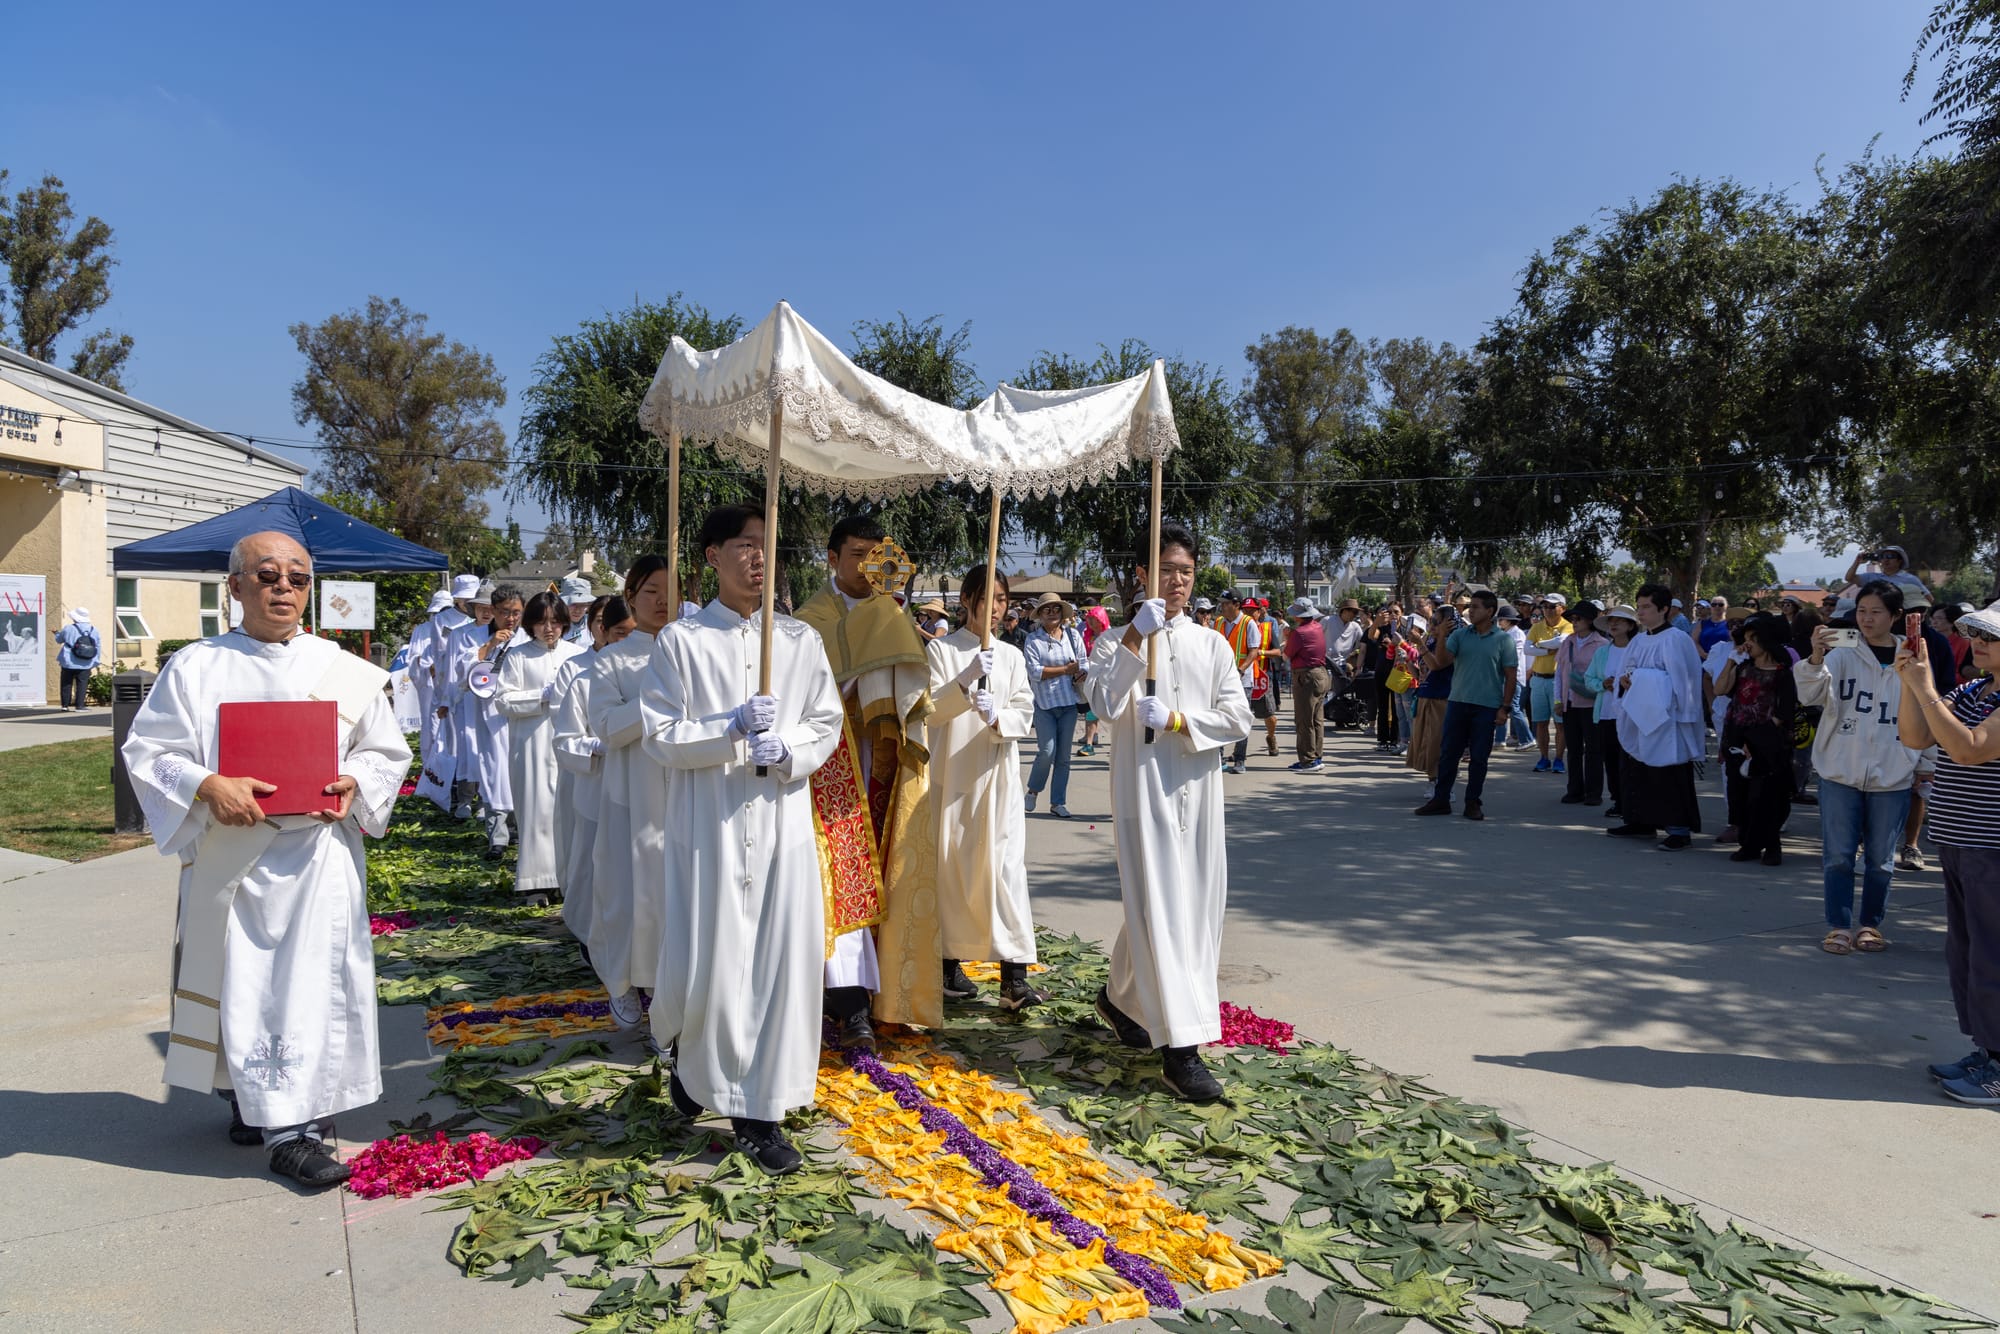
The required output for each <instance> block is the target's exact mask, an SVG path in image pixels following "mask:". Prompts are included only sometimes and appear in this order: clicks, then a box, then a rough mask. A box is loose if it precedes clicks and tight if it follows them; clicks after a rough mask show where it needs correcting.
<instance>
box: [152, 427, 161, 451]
mask: <svg viewBox="0 0 2000 1334" xmlns="http://www.w3.org/2000/svg"><path fill="white" fill-rule="evenodd" d="M159 456H160V428H159V427H157V426H155V427H154V428H153V457H154V458H158V457H159Z"/></svg>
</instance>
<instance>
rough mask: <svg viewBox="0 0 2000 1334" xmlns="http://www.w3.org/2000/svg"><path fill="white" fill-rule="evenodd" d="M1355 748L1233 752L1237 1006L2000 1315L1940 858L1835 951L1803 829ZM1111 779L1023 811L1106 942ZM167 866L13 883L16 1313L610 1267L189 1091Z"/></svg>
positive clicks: (360, 1320)
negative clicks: (279, 1162) (294, 1144)
mask: <svg viewBox="0 0 2000 1334" xmlns="http://www.w3.org/2000/svg"><path fill="white" fill-rule="evenodd" d="M1329 751H1330V760H1329V770H1328V773H1327V774H1326V775H1323V776H1318V775H1316V776H1295V775H1290V774H1286V773H1283V772H1282V766H1283V765H1284V764H1285V763H1287V762H1288V761H1289V759H1290V756H1289V755H1285V756H1281V757H1279V758H1277V759H1259V758H1253V759H1252V761H1251V763H1252V765H1253V766H1256V767H1253V769H1252V772H1251V773H1249V774H1247V775H1245V776H1243V777H1242V778H1234V779H1231V780H1230V781H1231V784H1232V787H1231V801H1230V805H1229V820H1230V850H1231V901H1230V915H1229V925H1228V934H1227V938H1226V940H1225V945H1224V964H1225V967H1224V975H1223V988H1222V990H1223V995H1224V996H1225V997H1226V998H1228V999H1230V1000H1233V1001H1236V1002H1239V1003H1243V1004H1249V1005H1252V1006H1254V1007H1255V1008H1256V1009H1257V1010H1258V1011H1259V1012H1260V1013H1262V1014H1266V1015H1270V1016H1273V1017H1276V1018H1282V1019H1287V1020H1290V1021H1292V1022H1294V1023H1296V1024H1297V1025H1298V1027H1299V1030H1300V1032H1301V1033H1302V1034H1305V1035H1307V1036H1310V1037H1314V1038H1318V1039H1322V1040H1325V1041H1331V1042H1337V1043H1340V1044H1342V1045H1344V1046H1348V1047H1351V1048H1352V1049H1354V1050H1355V1051H1356V1052H1357V1053H1358V1054H1359V1055H1361V1056H1363V1057H1366V1058H1367V1059H1369V1060H1372V1061H1376V1062H1378V1063H1380V1064H1381V1065H1383V1066H1386V1067H1388V1068H1389V1069H1392V1070H1396V1071H1399V1072H1401V1073H1404V1074H1410V1075H1423V1076H1426V1077H1427V1078H1428V1080H1429V1082H1431V1083H1432V1084H1434V1085H1436V1086H1438V1087H1440V1088H1443V1089H1445V1090H1447V1091H1449V1092H1453V1093H1457V1094H1461V1095H1463V1096H1465V1097H1467V1098H1469V1099H1473V1100H1477V1101H1482V1102H1486V1103H1489V1104H1492V1105H1494V1106H1496V1107H1498V1108H1499V1109H1500V1110H1501V1111H1502V1112H1503V1113H1504V1114H1505V1115H1507V1116H1508V1117H1509V1118H1510V1119H1514V1120H1516V1121H1518V1122H1520V1123H1522V1124H1524V1125H1526V1126H1527V1127H1528V1128H1530V1129H1531V1130H1532V1131H1534V1132H1535V1133H1536V1135H1537V1138H1538V1139H1539V1140H1540V1141H1541V1143H1542V1145H1543V1147H1544V1151H1545V1152H1547V1153H1548V1154H1549V1155H1550V1156H1551V1157H1555V1158H1558V1159H1563V1160H1571V1161H1589V1160H1593V1159H1597V1158H1608V1159H1611V1160H1613V1161H1615V1162H1617V1163H1618V1164H1619V1165H1620V1166H1621V1167H1622V1168H1623V1169H1625V1170H1626V1171H1627V1172H1628V1173H1630V1174H1632V1175H1634V1176H1636V1177H1638V1178H1641V1179H1643V1180H1645V1181H1648V1182H1650V1183H1652V1184H1654V1185H1656V1186H1657V1187H1659V1188H1660V1189H1662V1190H1664V1191H1666V1192H1667V1193H1669V1194H1672V1195H1675V1196H1678V1197H1680V1198H1683V1199H1689V1200H1693V1201H1697V1202H1700V1203H1703V1204H1706V1205H1709V1206H1711V1209H1710V1211H1709V1212H1710V1213H1711V1216H1712V1221H1715V1222H1718V1223H1719V1222H1720V1221H1722V1219H1723V1218H1725V1217H1731V1216H1733V1217H1736V1218H1740V1219H1742V1220H1743V1221H1744V1222H1745V1224H1746V1225H1747V1226H1750V1227H1753V1228H1755V1229H1757V1230H1759V1231H1762V1232H1764V1233H1765V1234H1767V1235H1772V1236H1774V1237H1780V1238H1789V1239H1792V1240H1795V1241H1797V1242H1800V1243H1802V1244H1805V1245H1808V1246H1811V1247H1813V1248H1815V1249H1818V1250H1819V1251H1820V1252H1821V1253H1822V1254H1823V1255H1824V1256H1825V1257H1826V1259H1827V1260H1828V1262H1829V1263H1831V1264H1832V1265H1833V1266H1834V1267H1836V1268H1842V1269H1847V1270H1851V1271H1867V1272H1871V1273H1874V1274H1878V1275H1882V1276H1885V1277H1887V1278H1889V1279H1892V1280H1894V1281H1896V1282H1899V1283H1902V1284H1907V1285H1911V1286H1915V1287H1919V1288H1923V1289H1927V1290H1929V1291H1932V1292H1935V1293H1938V1294H1939V1295H1941V1296H1943V1297H1945V1298H1947V1299H1949V1300H1952V1301H1955V1302H1958V1303H1960V1304H1962V1305H1965V1306H1967V1307H1969V1308H1971V1309H1973V1310H1975V1311H1979V1312H1982V1313H1984V1314H1986V1315H1988V1316H1994V1315H2000V1274H1997V1273H1996V1272H1995V1270H1994V1267H1993V1265H1992V1263H1991V1260H1992V1257H1993V1256H1994V1255H1995V1254H2000V1219H1996V1218H1995V1217H1993V1215H1995V1214H2000V1174H1996V1173H1995V1172H1994V1171H1993V1170H1992V1167H1991V1164H1992V1163H1993V1161H1994V1160H1995V1155H1996V1150H2000V1117H1997V1116H1995V1115H1994V1114H1992V1113H1990V1112H1987V1111H1982V1110H1978V1109H1972V1108H1965V1107H1960V1106H1958V1105H1956V1104H1952V1103H1949V1102H1947V1101H1946V1100H1944V1099H1942V1098H1941V1097H1939V1096H1938V1095H1937V1094H1936V1093H1935V1092H1934V1090H1933V1089H1932V1086H1931V1085H1930V1082H1929V1080H1928V1079H1926V1078H1925V1077H1924V1075H1923V1071H1922V1065H1923V1063H1924V1062H1925V1061H1929V1060H1935V1059H1938V1058H1939V1057H1940V1056H1941V1055H1942V1056H1951V1057H1955V1056H1957V1055H1958V1054H1959V1051H1960V1045H1961V1044H1960V1043H1959V1040H1958V1038H1957V1036H1956V1033H1955V1027H1956V1026H1955V1024H1954V1023H1953V1021H1952V1017H1951V1006H1950V1002H1949V998H1948V997H1947V995H1946V992H1945V985H1944V965H1943V960H1942V958H1941V955H1940V949H1941V944H1942V936H1943V926H1942V917H1941V913H1940V910H1939V900H1940V898H1941V893H1942V891H1941V887H1940V884H1939V880H1938V876H1937V873H1936V872H1935V871H1930V872H1923V873H1918V874H1915V875H1910V876H1901V875H1899V877H1898V887H1897V889H1896V891H1895V893H1894V895H1893V897H1892V900H1891V916H1890V920H1889V923H1888V934H1889V936H1890V938H1891V939H1892V940H1893V941H1894V942H1895V947H1894V949H1892V950H1891V951H1890V952H1889V953H1887V954H1884V955H1880V956H1875V957H1868V956H1861V955H1855V956H1850V957H1847V958H1835V957H1832V956H1829V955H1825V954H1822V953H1821V952H1820V951H1819V949H1818V940H1819V936H1820V934H1821V932H1822V928H1821V926H1820V910H1819V891H1818V875H1817V869H1816V857H1815V856H1813V855H1811V853H1809V852H1808V850H1807V845H1806V843H1805V841H1804V838H1803V837H1802V838H1801V840H1800V841H1799V842H1798V843H1797V844H1796V847H1797V849H1798V851H1797V852H1796V853H1795V854H1794V855H1793V856H1792V857H1791V858H1790V859H1789V860H1788V862H1787V864H1786V866H1784V867H1783V868H1780V869H1776V870H1772V869H1767V868H1764V867H1760V866H1757V865H1754V864H1752V865H1749V866H1742V865H1737V864H1733V863H1730V862H1728V861H1727V860H1725V859H1724V858H1723V856H1722V855H1721V854H1720V853H1718V852H1714V851H1710V850H1702V851H1695V852H1688V853H1682V854H1662V853H1657V852H1654V851H1653V850H1652V849H1651V846H1650V845H1649V844H1648V845H1644V846H1641V847H1632V846H1629V845H1627V844H1625V843H1623V842H1622V841H1615V840H1611V839H1607V838H1605V837H1604V836H1603V834H1602V832H1601V830H1602V827H1603V825H1604V824H1605V822H1604V821H1603V820H1602V819H1601V818H1600V817H1599V816H1598V815H1597V813H1596V812H1595V811H1593V810H1590V809H1589V808H1579V807H1569V806H1562V805H1560V804H1558V803H1557V800H1556V798H1557V796H1558V795H1559V794H1560V780H1555V779H1551V778H1549V777H1547V776H1544V775H1532V774H1530V773H1528V772H1527V770H1528V762H1527V761H1523V760H1521V759H1519V758H1518V757H1511V756H1510V757H1507V758H1505V759H1503V760H1501V761H1500V762H1499V763H1498V764H1497V765H1496V776H1495V779H1494V780H1493V782H1492V783H1491V785H1490V786H1489V789H1488V792H1487V800H1486V806H1487V811H1488V813H1489V818H1488V820H1487V821H1486V822H1485V823H1484V824H1480V825H1474V824H1471V823H1468V822H1466V821H1464V820H1461V819H1459V818H1457V817H1452V818H1449V819H1427V820H1420V819H1416V818H1413V817H1412V816H1410V815H1409V813H1408V812H1409V809H1410V808H1411V807H1413V806H1415V805H1416V804H1417V803H1418V801H1420V800H1421V798H1422V795H1423V793H1422V788H1421V784H1420V783H1419V782H1418V781H1417V780H1416V779H1415V777H1414V776H1413V775H1411V774H1410V772H1409V771H1408V770H1405V769H1403V768H1401V767H1400V764H1399V763H1397V762H1396V761H1393V760H1389V759H1380V758H1376V757H1375V756H1374V755H1373V754H1372V752H1370V751H1369V749H1368V747H1367V744H1366V743H1365V742H1364V741H1362V740H1361V739H1360V738H1359V737H1358V736H1352V735H1350V736H1342V737H1336V738H1334V739H1332V740H1331V742H1330V746H1329ZM1109 804H1110V803H1109V793H1108V788H1107V784H1106V780H1105V770H1104V764H1103V761H1102V760H1089V761H1078V762H1077V773H1076V777H1075V781H1074V782H1073V784H1072V789H1071V793H1070V807H1071V809H1072V810H1073V811H1075V812H1076V814H1077V816H1078V817H1079V818H1078V819H1076V820H1074V821H1071V822H1068V823H1064V822H1060V821H1056V820H1054V819H1051V818H1049V817H1047V816H1036V817H1034V818H1033V820H1032V822H1031V826H1030V838H1029V843H1030V847H1031V849H1032V851H1031V855H1030V885H1031V887H1032V889H1033V891H1034V894H1035V899H1036V908H1037V913H1038V916H1039V917H1040V919H1041V920H1042V922H1043V923H1044V924H1045V925H1048V926H1050V927H1052V928H1054V929H1056V930H1061V931H1077V932H1080V933H1083V934H1086V935H1090V936H1095V937H1097V938H1098V939H1102V940H1106V941H1108V940H1109V939H1110V937H1111V935H1112V934H1113V933H1114V932H1115V930H1116V929H1117V924H1118V920H1119V912H1118V902H1117V893H1118V886H1117V872H1116V869H1115V866H1114V864H1113V861H1112V856H1113V851H1112V832H1111V825H1110V823H1109V820H1108V818H1106V817H1107V814H1108V811H1109ZM1579 811H1581V812H1583V813H1582V814H1581V815H1579V814H1578V812H1579ZM1716 813H1717V814H1719V812H1716ZM1717 823H1718V824H1719V820H1718V821H1717ZM1093 826H1094V827H1093ZM1794 829H1795V831H1797V832H1798V833H1799V834H1800V835H1802V836H1809V835H1813V834H1814V833H1815V832H1816V825H1815V820H1814V817H1813V814H1812V812H1811V811H1809V810H1808V811H1804V812H1802V813H1801V815H1800V817H1798V818H1797V819H1795V821H1794ZM1704 842H1705V840H1704ZM0 878H4V876H0ZM173 886H174V876H173V871H172V866H171V864H170V863H169V862H168V861H166V859H163V858H160V857H159V856H157V855H156V854H154V853H153V852H152V851H150V850H149V849H141V850H139V851H135V852H130V853H123V854H120V855H118V856H114V857H108V858H103V859H101V860H98V861H95V862H86V863H82V864H80V865H74V866H71V865H67V864H58V865H57V866H56V867H54V868H49V869H44V870H42V871H41V872H40V873H38V874H33V875H30V876H27V877H26V878H22V879H17V880H13V881H10V882H7V883H0V948H4V954H0V957H4V958H5V959H6V961H7V964H6V967H4V968H0V1062H4V1064H5V1068H7V1069H8V1070H9V1071H10V1079H9V1081H8V1083H9V1086H10V1087H9V1088H8V1089H7V1090H6V1091H0V1326H5V1327H7V1328H20V1329H30V1330H42V1329H49V1330H54V1329H63V1330H98V1329H190V1328H256V1327H273V1326H278V1325H280V1324H282V1325H283V1326H285V1327H288V1328H297V1329H303V1330H316V1329H321V1328H325V1329H329V1330H331V1329H341V1330H350V1329H352V1330H362V1331H368V1332H369V1334H375V1332H377V1331H401V1330H412V1331H414V1330H430V1329H437V1328H465V1329H487V1328H511V1329H536V1328H545V1329H549V1330H554V1329H557V1328H562V1327H564V1326H563V1324H562V1322H560V1321H559V1320H558V1319H557V1315H556V1313H557V1312H559V1311H561V1310H563V1309H573V1310H574V1309H581V1308H582V1306H583V1305H584V1304H585V1303H586V1302H587V1300H588V1296H589V1294H585V1293H577V1292H572V1291H570V1290H568V1289H565V1288H563V1287H561V1286H560V1285H557V1284H551V1283H543V1284H536V1285H532V1286H530V1287H527V1288H512V1287H509V1286H508V1285H506V1284H504V1283H478V1282H471V1281H468V1280H466V1279H463V1278H461V1277H460V1276H458V1275H457V1274H456V1272H455V1271H453V1270H452V1268H451V1267H450V1265H449V1264H448V1262H447V1261H446V1260H445V1258H444V1251H445V1246H446V1244H447V1242H448V1241H449V1238H450V1235H451V1232H452V1230H453V1228H454V1227H455V1225H456V1215H453V1214H449V1213H433V1212H429V1210H430V1209H431V1207H432V1205H431V1202H429V1201H427V1200H422V1199H420V1200H415V1201H402V1202H397V1201H380V1202H373V1203H370V1202H365V1201H361V1200H359V1199H356V1198H355V1197H353V1196H350V1195H346V1194H344V1193H338V1194H323V1195H305V1194H302V1193H298V1192H295V1191H293V1190H291V1189H289V1188H288V1187H286V1186H284V1185H282V1184H280V1183H278V1182H277V1181H274V1180H272V1179H271V1178H269V1177H268V1176H266V1175H264V1173H263V1170H262V1156H261V1154H260V1153H259V1151H258V1150H256V1149H241V1148H236V1147H234V1146H231V1145H230V1144H229V1143H228V1140H227V1138H226V1136H225V1135H224V1133H223V1129H224V1126H225V1125H226V1124H227V1119H226V1116H225V1114H224V1112H223V1110H222V1108H221V1107H220V1105H219V1104H218V1103H217V1102H215V1101H214V1100H212V1099H208V1098H204V1097H200V1096H197V1095H192V1094H186V1093H182V1092H179V1091H175V1092H174V1093H173V1094H172V1095H171V1096H170V1097H168V1096H163V1095H164V1094H165V1090H163V1089H162V1088H161V1086H160V1084H159V1082H158V1080H159V1060H160V1044H161V1043H162V1042H163V1041H164V1032H163V1028H164V1025H163V1022H162V1021H163V1018H164V1015H165V1013H166V992H167V985H168V981H167V973H166V970H167V949H168V941H169V940H170V938H171V933H172V923H173V902H174V889H173ZM382 1034H383V1045H384V1065H385V1080H386V1083H387V1085H388V1092H387V1095H386V1096H385V1098H384V1100H383V1101H382V1102H381V1103H379V1104H377V1105H376V1106H374V1107H371V1108H367V1109H364V1110H363V1111H361V1112H358V1113H350V1114H347V1115H344V1116H343V1117H342V1118H341V1127H340V1128H341V1131H342V1134H343V1139H344V1142H346V1143H347V1144H350V1145H351V1144H354V1143H357V1142H365V1141H366V1140H368V1139H372V1138H375V1137H377V1136H379V1135H381V1134H384V1133H386V1123H387V1121H388V1119H389V1118H391V1117H396V1118H407V1117H409V1116H410V1115H412V1114H414V1113H415V1112H417V1111H419V1110H422V1109H421V1108H420V1107H419V1101H420V1099H421V1098H422V1096H423V1095H424V1094H425V1093H427V1092H428V1091H429V1087H430V1085H429V1081H428V1071H429V1068H430V1066H431V1064H432V1062H433V1061H434V1059H435V1058H434V1057H432V1056H431V1055H430V1054H429V1053H428V1051H427V1050H426V1047H425V1044H424V1041H423V1035H422V1031H421V1013H420V1012H419V1011H418V1010H416V1009H415V1008H414V1007H403V1008H398V1009H393V1010H384V1011H383V1012H382ZM436 1106H437V1104H435V1103H433V1104H431V1107H432V1108H435V1107H436Z"/></svg>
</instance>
